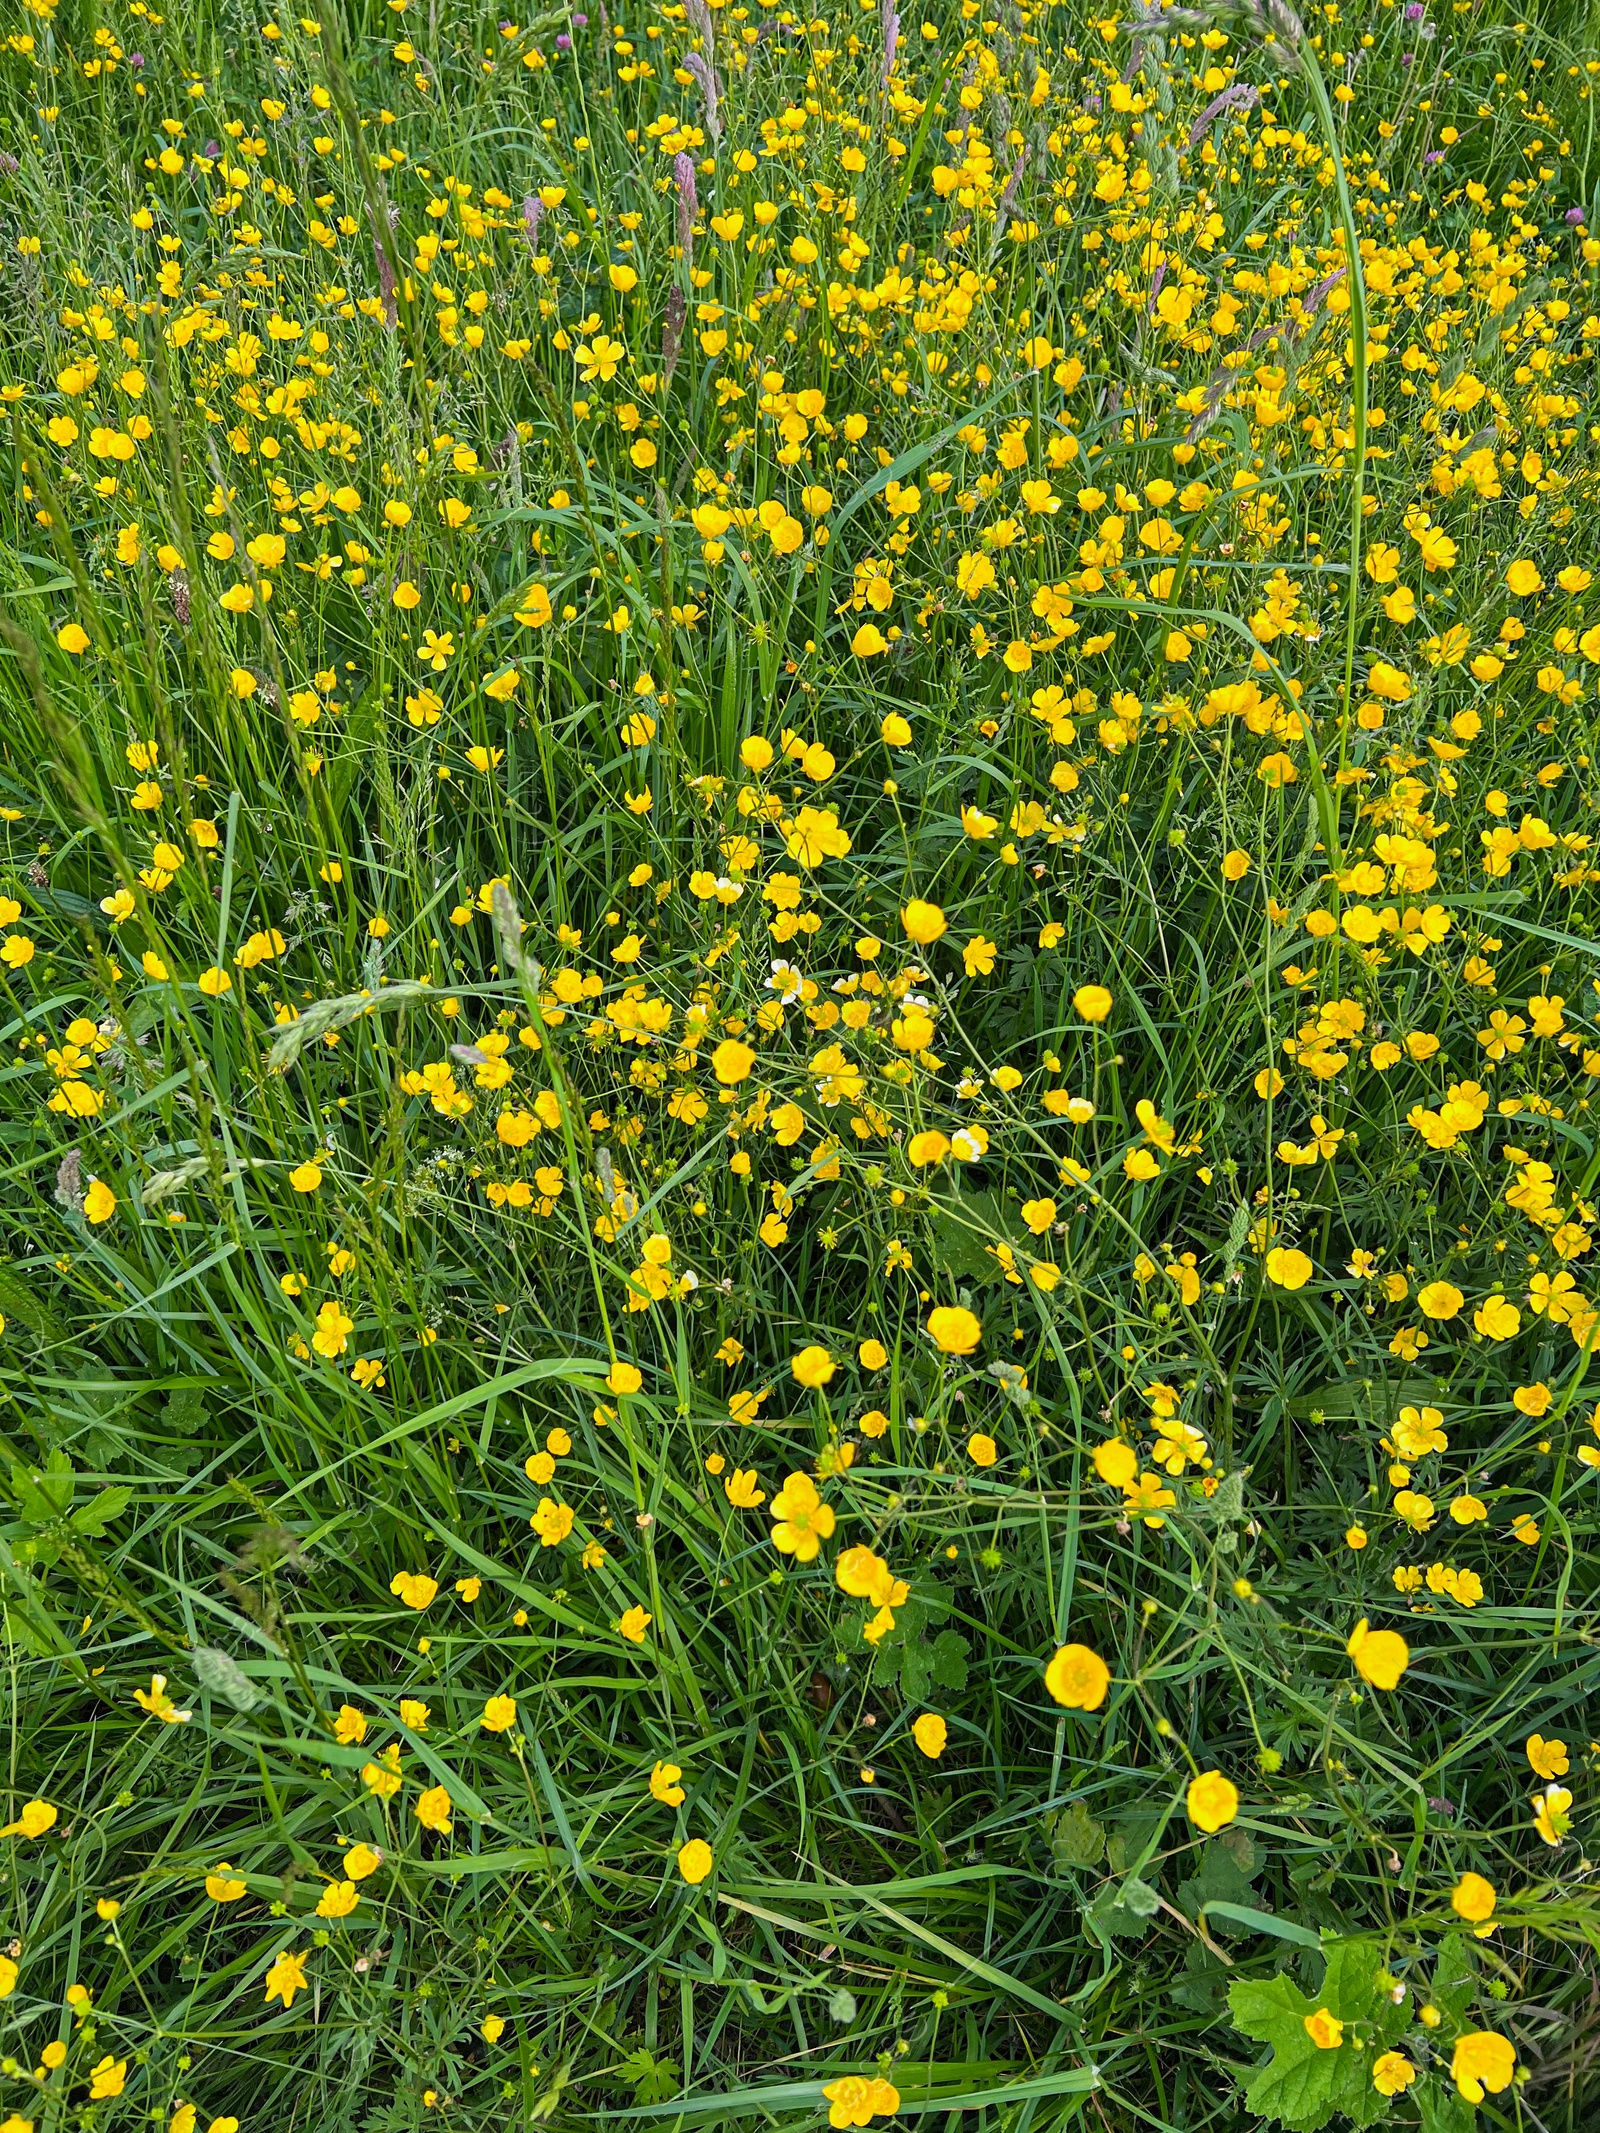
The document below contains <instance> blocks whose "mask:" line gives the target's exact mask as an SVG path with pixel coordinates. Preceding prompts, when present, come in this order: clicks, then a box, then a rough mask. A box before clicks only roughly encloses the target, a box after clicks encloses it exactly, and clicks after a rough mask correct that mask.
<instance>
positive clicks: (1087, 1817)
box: [1050, 1800, 1106, 1872]
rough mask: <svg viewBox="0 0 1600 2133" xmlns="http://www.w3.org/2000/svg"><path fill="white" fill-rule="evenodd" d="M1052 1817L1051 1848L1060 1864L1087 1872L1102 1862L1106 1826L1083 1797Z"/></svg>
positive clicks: (1104, 1850)
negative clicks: (1092, 1811) (1095, 1815)
mask: <svg viewBox="0 0 1600 2133" xmlns="http://www.w3.org/2000/svg"><path fill="white" fill-rule="evenodd" d="M1052 1819H1053V1823H1054V1826H1053V1827H1052V1828H1051V1829H1050V1850H1051V1854H1052V1856H1053V1857H1054V1859H1055V1863H1056V1865H1057V1866H1060V1867H1074V1868H1077V1869H1078V1870H1079V1871H1081V1872H1086V1871H1087V1870H1088V1869H1089V1868H1090V1867H1091V1866H1098V1865H1099V1864H1100V1862H1101V1860H1102V1859H1103V1858H1104V1857H1105V1855H1106V1833H1105V1828H1104V1825H1103V1824H1102V1823H1099V1822H1097V1821H1096V1820H1095V1819H1094V1817H1093V1815H1091V1814H1090V1812H1089V1809H1088V1807H1087V1806H1086V1804H1085V1803H1084V1802H1083V1801H1082V1800H1074V1801H1073V1803H1072V1805H1071V1806H1070V1807H1068V1808H1065V1809H1064V1810H1063V1811H1062V1812H1061V1813H1060V1814H1058V1815H1056V1816H1054V1817H1053V1818H1052Z"/></svg>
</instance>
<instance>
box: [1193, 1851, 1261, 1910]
mask: <svg viewBox="0 0 1600 2133" xmlns="http://www.w3.org/2000/svg"><path fill="white" fill-rule="evenodd" d="M1254 1897H1255V1890H1254V1889H1253V1888H1252V1887H1251V1886H1250V1883H1249V1881H1248V1880H1247V1879H1246V1877H1245V1876H1244V1875H1243V1874H1242V1873H1241V1872H1240V1871H1239V1862H1238V1861H1237V1859H1235V1858H1234V1856H1233V1853H1232V1851H1231V1850H1229V1849H1228V1847H1226V1846H1225V1845H1223V1844H1220V1843H1211V1844H1208V1845H1207V1846H1206V1847H1205V1849H1204V1851H1203V1852H1202V1853H1201V1855H1200V1871H1199V1872H1198V1873H1197V1874H1192V1875H1191V1876H1190V1877H1189V1879H1188V1880H1187V1881H1180V1882H1179V1883H1178V1889H1177V1897H1176V1902H1177V1905H1178V1909H1179V1910H1180V1911H1182V1912H1183V1914H1184V1916H1185V1917H1186V1918H1198V1917H1199V1916H1200V1913H1201V1912H1202V1911H1203V1910H1205V1909H1206V1907H1207V1905H1208V1904H1213V1903H1220V1904H1228V1905H1232V1906H1234V1907H1236V1908H1242V1909H1245V1910H1248V1909H1250V1908H1251V1907H1252V1904H1253V1899H1254Z"/></svg>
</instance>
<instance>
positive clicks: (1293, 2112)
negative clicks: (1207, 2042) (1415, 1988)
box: [1228, 1941, 1408, 2133]
mask: <svg viewBox="0 0 1600 2133" xmlns="http://www.w3.org/2000/svg"><path fill="white" fill-rule="evenodd" d="M1383 1974H1384V1973H1383V1963H1382V1957H1381V1955H1380V1953H1379V1951H1378V1949H1377V1948H1376V1946H1375V1945H1374V1944H1373V1943H1372V1942H1370V1941H1345V1942H1342V1943H1340V1944H1339V1945H1337V1946H1335V1947H1334V1948H1332V1949H1331V1950H1330V1951H1329V1954H1328V1961H1327V1967H1326V1969H1325V1971H1324V1973H1323V1979H1322V1984H1321V1987H1320V1989H1319V1992H1318V1995H1317V1997H1316V1998H1315V1999H1307V1997H1306V1995H1305V1994H1304V1993H1303V1992H1302V1991H1301V1990H1300V1988H1299V1986H1298V1985H1296V1984H1295V1982H1294V1980H1293V1979H1292V1978H1289V1977H1284V1976H1282V1975H1280V1976H1278V1977H1274V1978H1265V1979H1260V1978H1241V1979H1239V1980H1238V1981H1237V1983H1235V1984H1234V1985H1233V1986H1232V1987H1231V1988H1230V1990H1229V1993H1228V2008H1229V2012H1230V2013H1231V2014H1232V2016H1233V2023H1234V2027H1235V2028H1236V2029H1238V2030H1240V2031H1242V2032H1243V2034H1244V2035H1245V2036H1247V2037H1253V2038H1254V2039H1255V2040H1256V2042H1257V2043H1260V2044H1270V2045H1271V2046H1272V2056H1271V2058H1270V2059H1268V2060H1267V2061H1266V2062H1265V2063H1264V2064H1263V2065H1261V2066H1258V2067H1257V2068H1256V2069H1255V2071H1254V2072H1253V2073H1252V2074H1251V2075H1249V2076H1248V2078H1247V2079H1246V2081H1245V2085H1244V2098H1245V2102H1246V2104H1247V2105H1248V2107H1249V2108H1250V2109H1251V2110H1252V2111H1258V2112H1260V2114H1261V2115H1262V2117H1264V2118H1269V2119H1271V2120H1273V2121H1274V2122H1275V2123H1276V2124H1278V2125H1282V2126H1286V2127H1288V2128H1289V2129H1290V2133H1318V2129H1319V2128H1321V2127H1322V2126H1325V2125H1326V2124H1327V2123H1328V2121H1329V2120H1330V2119H1331V2118H1332V2117H1333V2115H1334V2113H1335V2112H1336V2111H1342V2112H1344V2113H1345V2115H1346V2116H1347V2117H1348V2118H1349V2119H1350V2120H1351V2122H1352V2124H1354V2125H1357V2126H1368V2125H1372V2124H1374V2123H1376V2121H1377V2120H1378V2119H1380V2118H1382V2117H1383V2116H1385V2115H1386V2114H1387V2112H1388V2108H1389V2106H1388V2102H1387V2100H1386V2099H1385V2098H1384V2097H1382V2096H1380V2095H1379V2093H1378V2091H1377V2090H1376V2089H1375V2088H1374V2087H1373V2085H1372V2066H1373V2062H1374V2060H1375V2058H1376V2056H1377V2054H1378V2053H1379V2052H1381V2051H1385V2050H1387V2049H1388V2047H1389V2046H1390V2045H1391V2044H1392V2043H1393V2042H1394V2040H1395V2039H1396V2038H1397V2037H1398V2036H1399V2035H1400V2034H1401V2032H1402V2031H1403V2030H1404V2029H1405V2027H1406V2023H1407V2019H1408V2007H1407V2003H1406V2000H1405V1998H1404V1997H1402V1999H1401V2000H1400V2001H1399V2002H1396V2001H1395V2000H1394V1998H1393V1997H1392V1995H1391V1994H1390V1993H1389V1992H1388V1991H1386V1990H1384V1989H1383V1987H1382V1985H1381V1984H1380V1978H1381V1977H1382V1976H1383ZM1319 2009H1326V2010H1327V2012H1328V2013H1329V2014H1331V2015H1334V2016H1336V2017H1337V2018H1338V2020H1339V2021H1341V2022H1342V2023H1344V2025H1345V2032H1344V2038H1343V2041H1342V2042H1341V2043H1339V2044H1337V2045H1333V2046H1324V2045H1319V2044H1318V2043H1316V2042H1315V2040H1314V2039H1313V2037H1312V2036H1311V2033H1310V2031H1309V2030H1308V2029H1307V2028H1306V2018H1307V2016H1308V2015H1314V2014H1316V2013H1317V2012H1318V2010H1319Z"/></svg>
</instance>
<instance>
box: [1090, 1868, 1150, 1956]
mask: <svg viewBox="0 0 1600 2133" xmlns="http://www.w3.org/2000/svg"><path fill="white" fill-rule="evenodd" d="M1160 1902H1161V1897H1160V1894H1159V1892H1158V1891H1157V1890H1155V1889H1153V1888H1152V1887H1151V1886H1150V1884H1149V1882H1148V1881H1141V1880H1139V1878H1138V1877H1137V1875H1131V1874H1130V1875H1129V1877H1128V1879H1127V1880H1126V1881H1118V1882H1112V1883H1110V1884H1109V1885H1108V1886H1107V1887H1106V1888H1103V1889H1102V1890H1101V1891H1100V1893H1099V1895H1098V1896H1097V1897H1096V1898H1095V1899H1094V1902H1093V1903H1091V1904H1090V1905H1088V1906H1087V1908H1086V1909H1085V1911H1084V1914H1083V1915H1084V1920H1085V1922H1086V1924H1088V1925H1089V1926H1090V1928H1091V1929H1092V1930H1093V1931H1094V1932H1095V1933H1096V1934H1098V1935H1099V1937H1100V1939H1101V1940H1102V1941H1112V1940H1139V1939H1142V1938H1143V1936H1144V1932H1145V1928H1146V1927H1147V1926H1148V1924H1149V1922H1150V1920H1151V1919H1152V1918H1153V1917H1154V1916H1155V1914H1156V1911H1157V1909H1158V1908H1159V1906H1160Z"/></svg>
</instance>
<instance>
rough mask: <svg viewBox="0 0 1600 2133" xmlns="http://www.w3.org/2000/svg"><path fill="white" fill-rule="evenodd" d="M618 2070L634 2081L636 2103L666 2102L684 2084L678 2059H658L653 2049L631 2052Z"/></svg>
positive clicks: (624, 2076) (628, 2079)
mask: <svg viewBox="0 0 1600 2133" xmlns="http://www.w3.org/2000/svg"><path fill="white" fill-rule="evenodd" d="M617 2071H618V2072H619V2073H620V2074H621V2076H622V2078H623V2079H624V2080H625V2081H631V2082H632V2083H633V2092H634V2101H635V2102H636V2103H665V2102H666V2100H667V2098H668V2097H669V2096H676V2095H677V2093H678V2090H679V2089H680V2088H681V2087H682V2085H683V2077H682V2075H681V2074H680V2072H679V2071H678V2062H677V2060H676V2059H658V2058H657V2057H656V2055H655V2053H654V2052H652V2051H645V2050H642V2049H641V2050H639V2051H636V2052H632V2053H630V2054H629V2056H628V2057H627V2058H626V2059H624V2060H623V2062H622V2064H621V2066H620V2067H619V2068H618V2069H617Z"/></svg>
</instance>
